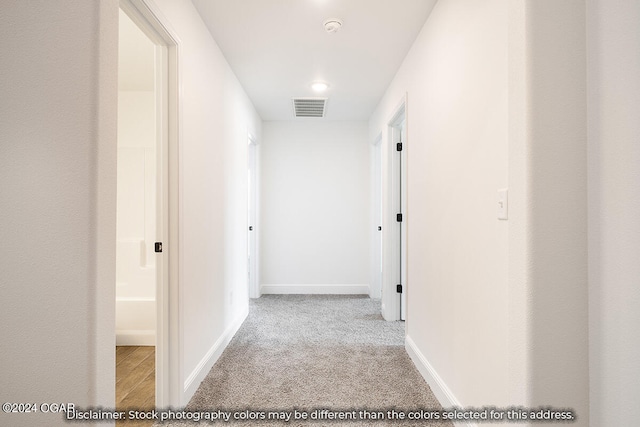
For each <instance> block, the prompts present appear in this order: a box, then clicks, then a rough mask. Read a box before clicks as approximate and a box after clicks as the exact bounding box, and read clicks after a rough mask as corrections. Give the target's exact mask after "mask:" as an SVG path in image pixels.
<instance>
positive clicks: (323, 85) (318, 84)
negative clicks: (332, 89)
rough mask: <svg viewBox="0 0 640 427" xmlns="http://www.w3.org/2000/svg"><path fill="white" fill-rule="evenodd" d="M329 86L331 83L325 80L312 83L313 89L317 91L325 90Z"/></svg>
mask: <svg viewBox="0 0 640 427" xmlns="http://www.w3.org/2000/svg"><path fill="white" fill-rule="evenodd" d="M328 88H329V85H328V84H326V83H325V82H315V83H313V84H312V85H311V89H313V90H315V91H316V92H324V91H325V90H327V89H328Z"/></svg>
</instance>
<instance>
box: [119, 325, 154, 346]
mask: <svg viewBox="0 0 640 427" xmlns="http://www.w3.org/2000/svg"><path fill="white" fill-rule="evenodd" d="M116 345H127V346H128V345H143V346H146V345H156V331H153V330H144V329H142V330H135V329H119V330H116Z"/></svg>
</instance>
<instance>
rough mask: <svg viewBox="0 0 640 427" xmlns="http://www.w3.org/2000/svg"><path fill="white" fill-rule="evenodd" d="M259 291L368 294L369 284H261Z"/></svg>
mask: <svg viewBox="0 0 640 427" xmlns="http://www.w3.org/2000/svg"><path fill="white" fill-rule="evenodd" d="M260 293H261V294H263V295H265V294H267V295H268V294H272V295H273V294H286V295H291V294H303V295H323V294H324V295H327V294H329V295H369V285H261V286H260Z"/></svg>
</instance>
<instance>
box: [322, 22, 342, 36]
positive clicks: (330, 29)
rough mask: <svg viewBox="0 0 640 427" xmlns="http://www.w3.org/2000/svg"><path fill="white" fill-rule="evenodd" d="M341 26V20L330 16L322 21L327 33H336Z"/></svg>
mask: <svg viewBox="0 0 640 427" xmlns="http://www.w3.org/2000/svg"><path fill="white" fill-rule="evenodd" d="M341 27H342V20H341V19H338V18H330V19H327V20H326V21H324V29H325V31H326V32H327V33H336V32H338V30H339V29H340V28H341Z"/></svg>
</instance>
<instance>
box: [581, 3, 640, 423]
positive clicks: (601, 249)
mask: <svg viewBox="0 0 640 427" xmlns="http://www.w3.org/2000/svg"><path fill="white" fill-rule="evenodd" d="M587 17H588V20H587V23H588V25H587V31H588V32H587V37H588V39H587V40H588V76H589V81H588V82H589V92H588V95H589V97H588V100H589V103H588V108H589V293H590V294H589V309H590V310H589V316H590V331H589V332H590V334H589V341H590V342H589V343H590V352H589V357H590V366H591V378H590V379H591V425H593V426H607V427H608V426H622V425H633V424H636V423H637V422H638V419H640V407H639V406H638V403H637V400H638V396H640V382H639V381H638V378H640V364H639V363H638V360H640V264H639V263H638V260H640V144H639V135H640V123H639V122H638V117H640V26H638V22H640V3H638V2H637V1H634V0H618V1H609V0H606V1H604V0H589V1H588V2H587Z"/></svg>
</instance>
